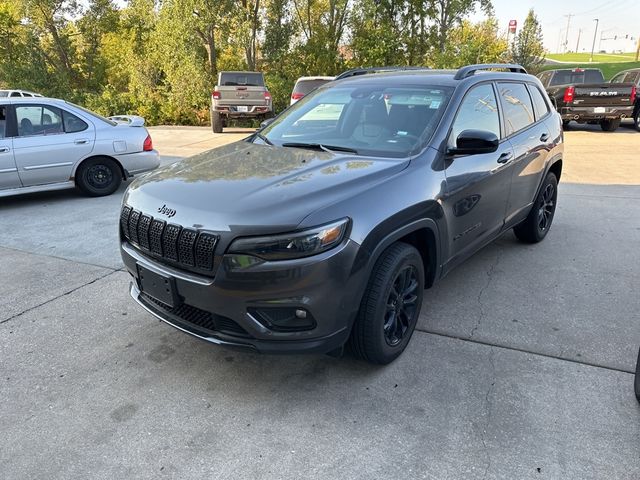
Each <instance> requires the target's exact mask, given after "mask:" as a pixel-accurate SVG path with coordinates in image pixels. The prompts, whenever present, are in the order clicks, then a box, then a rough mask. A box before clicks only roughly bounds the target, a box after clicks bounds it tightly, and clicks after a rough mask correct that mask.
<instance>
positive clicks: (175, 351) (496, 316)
mask: <svg viewBox="0 0 640 480" xmlns="http://www.w3.org/2000/svg"><path fill="white" fill-rule="evenodd" d="M151 132H152V135H153V138H154V143H155V145H156V147H157V148H158V149H159V151H160V152H161V154H162V155H163V163H169V162H173V161H176V160H179V159H180V158H181V157H183V156H186V155H191V154H195V153H197V152H199V151H202V150H205V149H208V148H213V147H215V146H218V145H222V144H224V143H226V142H229V141H235V140H238V139H241V138H243V137H245V136H246V135H248V133H249V132H250V130H245V129H231V130H228V131H226V133H224V134H221V135H214V134H213V133H211V131H210V129H208V128H188V127H178V128H176V127H156V128H152V129H151ZM639 145H640V133H636V132H634V131H633V130H631V129H629V128H621V129H620V130H619V131H618V132H615V133H603V132H601V131H600V129H599V128H592V127H589V126H576V127H573V128H572V129H571V130H570V131H568V132H567V133H566V156H565V162H564V164H565V166H564V172H563V178H562V182H561V184H560V194H559V199H558V210H557V212H556V217H555V220H554V225H553V228H552V229H551V232H550V234H549V236H548V237H547V239H546V240H545V241H544V242H542V243H541V244H539V245H523V244H521V243H518V242H517V241H516V240H515V237H514V236H513V234H512V233H511V232H508V233H506V234H504V235H503V236H502V237H501V238H500V239H499V240H498V241H497V242H495V243H494V244H492V245H490V246H488V247H486V248H485V249H483V250H482V251H481V252H479V253H478V254H476V255H475V256H474V257H473V258H471V259H470V260H469V261H467V262H466V263H465V264H463V265H462V266H461V267H459V268H458V269H457V270H455V271H454V272H452V273H451V274H450V275H449V276H448V277H447V278H446V279H444V280H443V281H442V282H440V283H439V284H438V285H437V286H436V287H435V288H433V289H431V290H429V291H427V292H426V295H425V299H424V306H423V309H422V314H421V318H420V321H419V325H418V331H417V332H416V333H415V334H414V336H413V338H412V340H411V343H410V345H409V347H408V349H407V351H406V352H405V353H404V354H403V355H402V356H401V357H400V358H399V359H398V360H397V361H396V362H394V363H393V364H391V365H389V366H387V367H373V366H369V365H367V364H364V363H362V362H360V361H357V360H355V359H353V358H351V357H349V356H347V357H345V358H341V359H335V358H330V357H327V356H260V355H257V354H249V353H238V352H235V351H231V350H226V349H222V348H217V347H214V346H211V345H208V344H205V343H203V342H201V341H199V340H196V339H193V338H191V337H189V336H187V335H185V334H183V333H181V332H179V331H177V330H174V329H173V328H171V327H169V326H167V325H165V324H163V323H161V322H159V321H157V320H154V319H153V318H152V317H151V316H150V315H149V314H147V313H145V312H144V311H143V310H142V309H140V308H139V307H137V306H136V305H135V304H134V303H133V301H132V300H131V299H130V298H129V296H128V288H127V287H128V283H129V275H128V274H127V273H126V272H124V271H123V270H122V264H121V260H120V258H119V255H118V246H117V225H118V216H119V204H120V199H121V195H122V192H123V191H124V188H125V186H123V187H122V188H121V189H120V191H119V192H118V193H117V194H115V195H112V196H110V197H106V198H97V199H88V198H84V197H82V196H80V195H79V194H78V193H76V192H74V191H68V192H53V193H46V194H35V195H28V196H21V197H12V198H4V199H2V200H0V358H1V359H2V360H1V361H2V363H1V365H2V367H1V376H0V385H1V386H2V388H1V392H2V402H0V431H2V433H3V434H2V436H1V439H0V472H2V473H1V474H0V477H2V478H11V479H23V478H24V479H32V478H46V479H50V478H64V479H67V478H98V479H102V478H104V479H113V478H176V479H184V478H216V479H241V478H243V479H244V478H247V479H258V478H260V479H263V478H264V479H271V478H273V479H300V478H308V479H311V478H318V479H414V478H416V479H417V478H424V479H461V478H464V479H530V478H531V479H542V478H545V479H591V478H594V479H614V478H615V479H634V480H635V479H638V478H640V421H639V419H640V406H639V405H638V404H637V402H636V400H635V397H634V395H633V369H634V366H635V360H636V356H637V352H638V347H639V346H640V328H639V326H640V313H639V312H640V295H638V288H637V286H638V284H639V283H640V262H639V260H640V253H639V246H640V153H638V152H639V148H638V146H639Z"/></svg>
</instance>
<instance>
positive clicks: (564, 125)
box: [562, 120, 571, 130]
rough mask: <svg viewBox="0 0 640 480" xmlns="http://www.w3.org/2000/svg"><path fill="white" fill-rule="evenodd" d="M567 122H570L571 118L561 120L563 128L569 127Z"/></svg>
mask: <svg viewBox="0 0 640 480" xmlns="http://www.w3.org/2000/svg"><path fill="white" fill-rule="evenodd" d="M569 122H571V120H562V128H564V129H565V130H566V129H567V128H569Z"/></svg>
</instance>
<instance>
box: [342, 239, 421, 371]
mask: <svg viewBox="0 0 640 480" xmlns="http://www.w3.org/2000/svg"><path fill="white" fill-rule="evenodd" d="M423 292H424V266H423V263H422V257H421V256H420V253H419V252H418V250H416V249H415V247H413V246H411V245H408V244H406V243H402V242H398V243H394V244H393V245H391V246H390V247H389V248H387V249H386V250H385V251H384V252H383V253H382V255H381V256H380V258H379V259H378V261H377V262H376V264H375V266H374V268H373V272H372V273H371V277H370V278H369V283H368V284H367V289H366V290H365V293H364V296H363V298H362V302H361V304H360V310H359V312H358V316H357V318H356V321H355V324H354V325H353V330H352V331H351V337H350V338H349V345H350V347H351V350H352V351H353V352H354V354H355V355H356V356H358V357H360V358H362V359H363V360H366V361H368V362H371V363H377V364H387V363H390V362H392V361H393V360H395V359H396V358H397V357H398V356H399V355H400V354H401V353H402V352H403V351H404V349H405V348H406V346H407V344H408V343H409V339H410V338H411V335H412V334H413V331H414V329H415V327H416V322H417V321H418V315H419V314H420V307H421V306H422V295H423Z"/></svg>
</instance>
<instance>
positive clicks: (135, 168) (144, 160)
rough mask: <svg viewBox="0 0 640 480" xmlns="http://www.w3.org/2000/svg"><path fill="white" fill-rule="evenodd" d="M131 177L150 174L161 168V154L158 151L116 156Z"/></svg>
mask: <svg viewBox="0 0 640 480" xmlns="http://www.w3.org/2000/svg"><path fill="white" fill-rule="evenodd" d="M114 157H115V158H116V160H118V161H119V162H120V165H122V168H124V169H125V170H126V171H127V172H128V173H129V175H130V176H133V175H138V174H140V173H145V172H149V171H151V170H154V169H156V168H158V167H159V166H160V154H159V153H158V151H157V150H150V151H147V152H136V153H126V154H123V155H114Z"/></svg>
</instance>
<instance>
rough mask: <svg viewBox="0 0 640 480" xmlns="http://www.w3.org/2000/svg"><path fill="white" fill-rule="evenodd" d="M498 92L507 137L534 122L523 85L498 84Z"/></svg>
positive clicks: (531, 106) (529, 102) (529, 100)
mask: <svg viewBox="0 0 640 480" xmlns="http://www.w3.org/2000/svg"><path fill="white" fill-rule="evenodd" d="M498 92H499V93H500V101H501V103H502V111H503V112H504V124H505V129H506V132H505V133H506V135H507V136H509V135H511V134H512V133H515V132H517V131H519V130H522V129H523V128H526V127H527V126H529V125H531V124H532V123H533V122H534V121H535V119H534V116H533V105H532V103H531V97H529V93H528V92H527V88H526V87H525V86H524V83H499V84H498Z"/></svg>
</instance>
